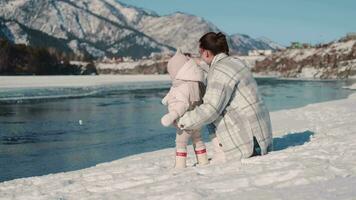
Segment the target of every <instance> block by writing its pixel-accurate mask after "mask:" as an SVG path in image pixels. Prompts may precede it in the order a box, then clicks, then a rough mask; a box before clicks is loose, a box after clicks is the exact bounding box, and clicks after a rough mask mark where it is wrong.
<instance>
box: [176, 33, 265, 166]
mask: <svg viewBox="0 0 356 200" xmlns="http://www.w3.org/2000/svg"><path fill="white" fill-rule="evenodd" d="M199 53H200V55H201V58H202V60H204V61H205V62H206V63H207V64H209V65H210V67H209V72H208V76H207V88H206V93H205V95H204V97H203V104H201V105H200V106H197V107H196V108H195V109H194V110H192V111H189V112H186V113H185V114H184V115H183V116H182V117H181V118H180V119H179V120H178V122H177V126H178V127H179V128H180V129H182V130H190V129H199V128H201V127H202V126H203V125H208V124H211V125H210V126H209V127H214V129H215V134H213V135H212V143H213V144H214V149H215V152H217V155H216V156H214V157H213V161H214V160H215V161H216V160H217V161H218V162H219V161H224V160H225V158H226V159H227V160H229V159H241V158H247V157H250V156H252V155H253V154H254V153H255V149H257V148H256V147H257V146H259V151H260V152H259V153H260V154H261V155H264V154H266V153H267V151H268V148H269V147H270V146H271V145H272V128H271V121H270V117H269V112H268V110H267V108H266V106H265V104H264V102H263V101H262V99H261V96H260V94H259V93H258V89H257V84H256V81H255V80H254V78H253V76H252V73H251V71H250V69H249V67H248V66H246V65H245V64H244V63H243V62H242V61H241V60H239V59H237V58H234V57H230V56H229V47H228V44H227V41H226V37H225V35H224V34H222V33H214V32H210V33H207V34H205V35H204V36H203V37H202V38H201V39H200V40H199Z"/></svg>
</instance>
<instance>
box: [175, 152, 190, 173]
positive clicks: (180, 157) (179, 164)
mask: <svg viewBox="0 0 356 200" xmlns="http://www.w3.org/2000/svg"><path fill="white" fill-rule="evenodd" d="M186 167H187V150H186V149H177V150H176V162H175V165H174V168H176V169H182V168H186Z"/></svg>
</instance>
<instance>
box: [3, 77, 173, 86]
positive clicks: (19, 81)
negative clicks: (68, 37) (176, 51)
mask: <svg viewBox="0 0 356 200" xmlns="http://www.w3.org/2000/svg"><path fill="white" fill-rule="evenodd" d="M169 80H170V78H169V75H99V76H0V89H1V88H33V87H36V88H37V87H87V86H97V85H107V84H118V83H133V82H160V81H169Z"/></svg>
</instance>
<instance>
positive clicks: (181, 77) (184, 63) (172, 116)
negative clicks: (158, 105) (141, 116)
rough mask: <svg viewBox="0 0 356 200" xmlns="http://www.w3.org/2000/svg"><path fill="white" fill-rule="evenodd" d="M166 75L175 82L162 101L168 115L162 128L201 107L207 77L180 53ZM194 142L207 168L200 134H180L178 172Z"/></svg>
mask: <svg viewBox="0 0 356 200" xmlns="http://www.w3.org/2000/svg"><path fill="white" fill-rule="evenodd" d="M167 71H168V73H169V75H170V77H171V80H172V87H171V89H170V91H169V92H168V94H167V95H166V96H165V97H164V98H163V100H162V103H163V104H164V105H167V106H168V113H167V114H166V115H164V116H163V117H162V119H161V123H162V125H163V126H166V127H168V126H170V125H172V124H173V123H174V121H175V120H176V119H178V118H179V117H181V116H182V115H183V114H184V113H185V112H186V111H188V110H191V109H193V108H194V107H195V106H197V105H199V104H201V103H202V91H201V90H202V89H201V87H200V85H201V84H202V83H203V82H204V73H203V71H202V70H201V69H200V68H199V67H198V66H197V64H196V63H195V61H194V60H193V59H189V58H187V57H186V56H185V55H183V54H182V53H181V52H180V51H179V50H178V51H177V53H176V54H175V55H174V56H173V57H172V58H171V59H170V60H169V62H168V66H167ZM190 138H192V142H193V147H194V151H195V154H196V158H197V162H198V164H200V165H205V164H208V157H207V153H206V147H205V144H204V142H203V141H202V139H201V135H200V130H189V131H188V130H179V129H177V133H176V159H175V168H185V167H186V159H187V145H188V141H189V139H190Z"/></svg>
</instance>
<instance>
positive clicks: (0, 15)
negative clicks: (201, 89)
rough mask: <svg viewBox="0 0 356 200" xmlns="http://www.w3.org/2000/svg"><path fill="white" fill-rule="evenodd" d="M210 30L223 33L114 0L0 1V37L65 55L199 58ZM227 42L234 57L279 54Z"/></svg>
mask: <svg viewBox="0 0 356 200" xmlns="http://www.w3.org/2000/svg"><path fill="white" fill-rule="evenodd" d="M209 31H215V32H217V31H221V30H219V28H217V27H216V26H215V25H213V24H212V23H210V22H208V21H206V20H204V19H203V18H201V17H197V16H193V15H188V14H184V13H174V14H171V15H166V16H159V15H158V14H156V13H154V12H152V11H147V10H144V9H141V8H136V7H133V6H129V5H126V4H123V3H120V2H119V1H116V0H0V36H3V37H6V38H8V39H10V40H11V41H13V42H15V43H25V44H31V45H35V46H46V45H47V46H54V47H57V46H56V45H59V44H60V46H61V49H62V50H68V51H73V52H75V53H83V52H86V53H89V54H90V55H92V56H93V57H102V56H104V55H109V56H110V55H120V56H132V57H136V58H138V57H142V56H148V55H150V54H151V53H152V52H169V51H172V50H174V49H176V48H181V49H182V50H183V51H187V52H192V53H195V52H196V51H197V45H198V39H199V38H200V37H201V36H202V35H203V34H204V33H206V32H209ZM42 38H46V39H45V40H46V41H47V42H44V41H42ZM239 38H242V39H239ZM228 40H229V43H230V46H231V50H232V52H239V53H246V52H247V51H248V50H250V49H260V48H262V49H275V48H274V47H273V46H271V45H269V43H268V42H264V41H262V40H258V39H253V38H250V37H248V36H245V35H233V36H231V37H230V36H228Z"/></svg>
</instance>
